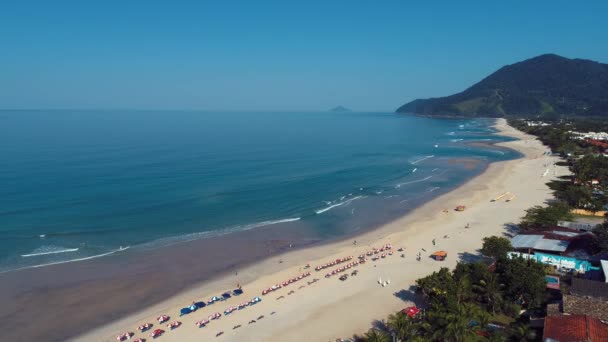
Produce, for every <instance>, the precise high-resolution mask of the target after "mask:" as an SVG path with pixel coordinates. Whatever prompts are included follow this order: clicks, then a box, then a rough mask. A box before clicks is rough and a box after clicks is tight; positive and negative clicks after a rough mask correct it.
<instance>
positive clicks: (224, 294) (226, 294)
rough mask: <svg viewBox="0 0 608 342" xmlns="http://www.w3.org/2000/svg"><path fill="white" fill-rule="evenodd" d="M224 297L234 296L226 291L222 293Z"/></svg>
mask: <svg viewBox="0 0 608 342" xmlns="http://www.w3.org/2000/svg"><path fill="white" fill-rule="evenodd" d="M222 297H224V299H228V298H230V297H232V296H230V293H228V292H224V293H223V294H222Z"/></svg>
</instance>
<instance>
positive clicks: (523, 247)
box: [511, 234, 570, 254]
mask: <svg viewBox="0 0 608 342" xmlns="http://www.w3.org/2000/svg"><path fill="white" fill-rule="evenodd" d="M511 245H512V246H513V249H515V250H516V251H522V252H528V253H530V252H533V251H544V252H551V253H559V254H561V253H564V252H565V251H566V250H567V249H568V246H569V245H570V241H569V240H568V239H563V240H559V239H551V238H547V237H545V234H538V235H537V234H518V235H515V236H514V237H513V238H512V239H511Z"/></svg>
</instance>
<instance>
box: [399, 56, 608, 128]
mask: <svg viewBox="0 0 608 342" xmlns="http://www.w3.org/2000/svg"><path fill="white" fill-rule="evenodd" d="M397 112H398V113H414V114H419V115H428V116H465V117H504V116H510V115H514V116H538V115H540V116H603V117H606V116H608V64H603V63H598V62H594V61H590V60H585V59H569V58H565V57H562V56H558V55H554V54H545V55H540V56H537V57H534V58H531V59H527V60H525V61H522V62H519V63H515V64H512V65H507V66H504V67H502V68H500V69H499V70H498V71H496V72H494V73H493V74H491V75H489V76H488V77H486V78H484V79H483V80H481V81H480V82H478V83H476V84H474V85H473V86H472V87H470V88H468V89H466V90H465V91H463V92H461V93H458V94H454V95H451V96H446V97H438V98H430V99H418V100H414V101H412V102H409V103H407V104H405V105H403V106H401V107H400V108H399V109H397Z"/></svg>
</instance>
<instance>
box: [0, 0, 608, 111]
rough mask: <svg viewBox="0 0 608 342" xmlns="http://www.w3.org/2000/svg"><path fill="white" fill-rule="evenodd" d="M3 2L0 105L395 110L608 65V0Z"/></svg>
mask: <svg viewBox="0 0 608 342" xmlns="http://www.w3.org/2000/svg"><path fill="white" fill-rule="evenodd" d="M422 3H423V1H354V0H350V1H331V0H324V1H312V0H306V1H289V0H283V1H273V2H269V1H262V0H251V1H214V2H211V1H192V2H185V1H163V2H160V1H128V0H120V1H110V0H104V1H69V2H68V1H60V0H52V1H51V0H49V1H46V0H45V1H38V2H33V1H27V0H23V1H12V4H9V3H8V1H6V2H3V3H2V4H0V108H132V109H204V110H248V109H249V110H326V109H329V108H331V107H333V106H336V105H344V106H347V107H349V108H352V109H354V110H382V111H392V110H394V109H396V108H397V107H398V106H400V105H401V104H403V103H405V102H407V101H409V100H412V99H415V98H419V97H435V96H443V95H449V94H451V93H454V92H457V91H461V90H464V89H465V88H466V87H468V86H470V85H472V84H473V83H474V82H476V81H478V80H480V79H481V78H483V77H484V76H486V75H487V74H489V73H491V72H493V71H495V70H496V69H498V68H499V67H501V66H503V65H505V64H511V63H513V62H517V61H520V60H522V59H526V58H529V57H533V56H536V55H539V54H543V53H548V52H552V53H557V54H560V55H563V56H566V57H571V58H574V57H577V58H587V59H592V60H596V61H600V62H604V63H608V1H606V0H601V1H572V0H567V1H561V0H551V1H523V0H522V1H489V0H484V1H465V0H462V1H424V4H422Z"/></svg>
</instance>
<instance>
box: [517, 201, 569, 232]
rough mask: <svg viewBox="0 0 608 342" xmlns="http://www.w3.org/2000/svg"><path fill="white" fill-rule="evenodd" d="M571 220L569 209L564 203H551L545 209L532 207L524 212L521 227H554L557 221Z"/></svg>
mask: <svg viewBox="0 0 608 342" xmlns="http://www.w3.org/2000/svg"><path fill="white" fill-rule="evenodd" d="M571 219H572V214H571V213H570V208H569V207H568V204H567V203H565V202H561V201H557V202H552V203H551V204H549V205H548V206H546V207H541V206H538V205H537V206H534V207H532V208H530V209H528V210H526V215H525V216H524V217H523V219H522V222H521V227H522V228H524V229H530V228H534V227H535V226H554V225H557V221H561V220H564V221H568V220H571Z"/></svg>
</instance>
